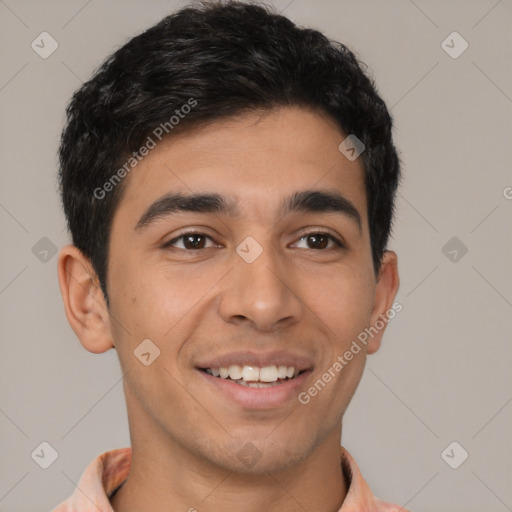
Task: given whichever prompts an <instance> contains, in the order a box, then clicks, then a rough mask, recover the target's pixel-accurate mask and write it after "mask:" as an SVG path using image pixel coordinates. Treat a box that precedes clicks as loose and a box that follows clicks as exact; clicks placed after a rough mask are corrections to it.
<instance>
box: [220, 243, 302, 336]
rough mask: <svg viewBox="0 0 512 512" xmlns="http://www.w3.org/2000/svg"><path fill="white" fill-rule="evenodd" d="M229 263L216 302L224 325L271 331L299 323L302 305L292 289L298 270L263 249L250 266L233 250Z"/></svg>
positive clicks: (274, 253)
mask: <svg viewBox="0 0 512 512" xmlns="http://www.w3.org/2000/svg"><path fill="white" fill-rule="evenodd" d="M233 264H234V268H233V270H232V271H231V272H229V274H228V276H227V278H226V280H225V282H224V288H223V291H222V293H221V298H220V301H219V314H220V315H221V317H222V318H223V319H224V321H225V322H228V323H232V324H237V325H243V324H248V325H250V326H251V327H252V328H253V329H256V330H259V331H269V332H272V331H275V330H277V329H280V328H283V327H285V326H288V325H292V324H294V323H296V322H298V321H299V320H300V318H301V315H302V314H303V303H302V300H301V298H300V297H299V296H298V295H297V291H296V290H295V289H294V288H298V287H297V273H298V272H299V269H295V270H294V269H293V267H291V266H290V265H289V263H288V264H287V262H286V261H285V260H284V259H283V257H281V256H280V255H278V254H277V253H276V251H274V250H272V248H270V247H264V248H263V251H262V252H261V254H260V255H259V256H258V257H257V258H256V259H255V260H254V261H252V263H248V262H247V261H246V260H244V259H243V258H242V257H241V256H239V254H238V253H236V252H235V251H234V252H233ZM294 284H295V286H294Z"/></svg>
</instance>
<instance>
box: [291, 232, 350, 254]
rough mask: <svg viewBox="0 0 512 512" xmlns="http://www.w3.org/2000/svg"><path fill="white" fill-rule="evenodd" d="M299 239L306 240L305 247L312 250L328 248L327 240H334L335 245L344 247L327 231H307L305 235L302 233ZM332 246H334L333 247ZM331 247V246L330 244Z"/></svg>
mask: <svg viewBox="0 0 512 512" xmlns="http://www.w3.org/2000/svg"><path fill="white" fill-rule="evenodd" d="M300 240H306V244H307V247H306V249H313V250H324V249H329V241H332V242H334V244H335V247H344V245H343V244H342V243H341V241H340V240H338V239H337V238H335V237H334V236H332V235H331V234H329V233H309V234H307V235H303V236H302V237H301V238H300V239H299V241H300ZM335 247H334V248H335ZM331 248H333V247H332V246H331Z"/></svg>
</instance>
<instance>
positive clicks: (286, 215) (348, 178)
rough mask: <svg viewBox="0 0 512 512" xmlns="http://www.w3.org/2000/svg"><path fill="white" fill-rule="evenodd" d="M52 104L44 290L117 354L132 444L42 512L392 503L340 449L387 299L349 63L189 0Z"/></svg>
mask: <svg viewBox="0 0 512 512" xmlns="http://www.w3.org/2000/svg"><path fill="white" fill-rule="evenodd" d="M67 114H68V122H67V126H66V128H65V130H64V132H63V137H62V143H61V148H60V162H61V169H60V184H61V191H62V198H63V204H64V210H65V213H66V217H67V220H68V226H69V229H70V232H71V235H72V239H73V244H74V245H68V246H66V247H64V248H63V249H62V250H61V253H60V256H59V282H60V287H61V292H62V296H63V300H64V306H65V310H66V315H67V318H68V320H69V322H70V324H71V326H72V328H73V330H74V331H75V333H76V334H77V336H78V338H79V339H80V341H81V343H82V345H83V346H84V347H85V348H86V349H87V350H89V351H90V352H93V353H102V352H105V351H107V350H109V349H111V348H113V347H114V348H115V350H116V351H117V353H118V356H119V361H120V365H121V368H122V371H123V375H124V379H123V383H124V393H125V397H126V403H127V411H128V420H129V427H130V437H131V445H132V446H131V448H124V449H118V450H112V451H110V452H106V453H104V454H102V455H100V456H98V457H97V458H96V459H95V460H94V461H93V462H92V463H91V464H90V466H89V467H88V468H86V470H85V472H84V474H83V475H82V478H81V480H80V482H79V484H78V486H77V489H76V490H75V492H74V493H73V494H72V496H71V497H70V498H69V499H68V500H67V501H65V502H63V503H62V504H61V505H60V506H58V507H57V508H56V509H55V511H58V512H64V511H76V512H78V511H85V510H93V509H94V510H101V511H112V510H115V512H133V511H137V512H149V511H151V512H155V511H160V510H166V511H177V510H183V511H195V510H197V511H201V512H202V511H218V510H224V511H228V512H229V511H234V510H237V511H240V510H244V511H249V512H252V511H254V512H255V511H261V510H266V511H268V512H273V511H278V510H279V511H282V510H289V511H292V510H293V511H304V510H309V511H316V512H334V511H338V510H339V511H342V512H356V511H357V512H364V511H379V512H380V511H395V510H403V509H401V508H400V507H397V506H394V505H391V504H389V503H385V502H383V501H381V500H379V499H377V498H375V497H374V496H373V494H372V492H371V491H370V488H369V487H368V485H367V484H366V482H365V480H364V479H363V477H362V475H361V473H360V472H359V470H358V468H357V465H356V463H355V461H354V459H353V458H352V457H351V456H350V454H349V453H348V452H347V451H346V450H345V449H344V448H342V447H340V440H341V429H342V418H343V414H344V412H345V410H346V408H347V406H348V404H349V402H350V400H351V398H352V396H353V394H354V392H355V390H356V388H357V385H358V383H359V381H360V378H361V375H362V372H363V369H364V365H365V360H366V355H367V354H372V353H374V352H375V351H376V350H377V349H378V348H379V346H380V343H381V338H382V335H383V332H384V329H385V325H386V323H387V321H389V319H390V318H392V317H393V316H394V314H395V312H396V311H397V310H398V307H400V305H398V306H397V304H396V303H394V302H393V301H394V298H395V295H396V293H397V290H398V286H399V278H398V272H397V257H396V254H395V253H394V252H392V251H389V250H386V244H387V240H388V237H389V233H390V228H391V222H392V216H393V204H394V196H395V191H396V188H397V185H398V181H399V161H398V158H397V154H396V150H395V147H394V145H393V142H392V138H391V127H392V123H391V119H390V116H389V114H388V111H387V109H386V107H385V105H384V103H383V101H382V100H381V99H380V97H379V96H378V94H377V93H376V91H375V88H374V86H373V84H372V83H371V81H370V80H369V79H368V78H367V77H366V76H365V74H364V73H363V71H362V70H361V68H360V66H359V64H358V62H357V60H356V59H355V57H354V56H353V54H352V53H351V52H350V51H349V50H348V49H347V48H345V47H344V46H343V45H341V44H339V43H335V42H331V41H329V40H328V39H327V38H325V37H324V36H323V35H322V34H320V33H319V32H317V31H314V30H309V29H301V28H298V27H296V26H295V25H294V24H292V22H291V21H289V20H288V19H286V18H285V17H283V16H279V15H277V14H275V13H273V12H272V11H271V10H269V9H267V8H264V7H261V6H257V5H251V4H245V3H241V2H229V3H203V4H202V5H201V6H199V7H188V8H184V9H182V10H180V11H179V12H177V13H175V14H173V15H170V16H168V17H166V18H165V19H163V20H162V21H161V22H159V23H158V24H157V25H155V26H154V27H152V28H150V29H149V30H147V31H146V32H144V33H142V34H141V35H139V36H137V37H135V38H133V39H132V40H131V41H129V42H128V43H127V44H126V45H124V46H123V47H122V48H120V49H119V50H118V51H117V52H116V53H114V54H113V55H112V56H111V57H110V58H109V59H108V60H107V61H106V62H105V63H104V64H103V65H102V67H101V68H100V69H99V71H98V72H97V73H96V74H95V76H94V77H93V78H92V80H90V81H89V82H87V83H85V84H84V85H83V86H82V87H81V88H80V89H79V90H78V91H77V92H76V93H75V95H74V97H73V99H72V101H71V103H70V106H69V107H68V111H67ZM92 504H94V506H93V505H92Z"/></svg>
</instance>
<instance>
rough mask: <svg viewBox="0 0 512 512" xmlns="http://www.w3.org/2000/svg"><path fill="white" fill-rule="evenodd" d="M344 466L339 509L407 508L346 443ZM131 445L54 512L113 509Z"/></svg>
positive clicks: (105, 457)
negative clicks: (392, 499) (364, 470)
mask: <svg viewBox="0 0 512 512" xmlns="http://www.w3.org/2000/svg"><path fill="white" fill-rule="evenodd" d="M340 450H341V467H342V470H343V475H344V477H345V480H346V482H347V488H348V491H347V495H346V497H345V500H344V502H343V505H342V506H341V508H340V509H339V511H338V512H408V511H407V510H406V509H404V508H401V507H398V506H396V505H392V504H390V503H387V502H384V501H382V500H380V499H378V498H376V497H375V496H374V495H373V493H372V491H371V490H370V487H369V486H368V484H367V483H366V481H365V479H364V478H363V476H362V475H361V472H360V471H359V468H358V466H357V464H356V462H355V460H354V459H353V457H352V456H351V455H350V453H349V452H348V451H347V450H346V449H345V448H343V447H340ZM131 460H132V449H131V448H118V449H115V450H110V451H107V452H104V453H102V454H101V455H98V456H97V457H96V458H95V459H94V460H93V461H92V462H91V463H90V464H89V466H87V468H86V469H85V471H84V472H83V474H82V476H81V477H80V480H79V482H78V485H77V486H76V489H75V490H74V492H73V494H72V495H71V496H70V497H69V498H68V499H67V500H66V501H64V502H62V503H61V504H60V505H58V506H57V508H55V509H54V510H53V511H52V512H84V511H86V510H89V509H90V508H91V505H95V506H96V508H95V510H96V512H114V510H113V509H112V506H111V505H110V501H109V497H110V496H111V495H112V494H113V493H114V491H115V490H116V489H117V488H118V487H119V486H121V485H122V484H123V483H124V481H125V480H126V478H127V477H128V473H129V472H130V465H131Z"/></svg>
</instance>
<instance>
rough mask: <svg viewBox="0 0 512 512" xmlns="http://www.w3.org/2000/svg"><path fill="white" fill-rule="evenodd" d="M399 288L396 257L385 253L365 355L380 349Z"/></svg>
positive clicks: (392, 253)
mask: <svg viewBox="0 0 512 512" xmlns="http://www.w3.org/2000/svg"><path fill="white" fill-rule="evenodd" d="M399 287H400V278H399V276H398V258H397V255H396V253H395V252H394V251H385V252H384V254H383V256H382V262H381V267H380V271H379V277H378V280H377V284H376V287H375V300H374V304H373V310H372V314H371V319H370V328H369V330H370V331H371V332H372V336H371V337H370V338H369V341H368V345H367V354H373V353H374V352H377V350H378V349H379V348H380V344H381V341H382V336H383V334H384V331H385V330H386V326H387V324H388V322H389V320H390V318H391V316H390V314H389V312H390V311H393V316H394V310H393V301H394V300H395V297H396V294H397V292H398V288H399Z"/></svg>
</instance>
